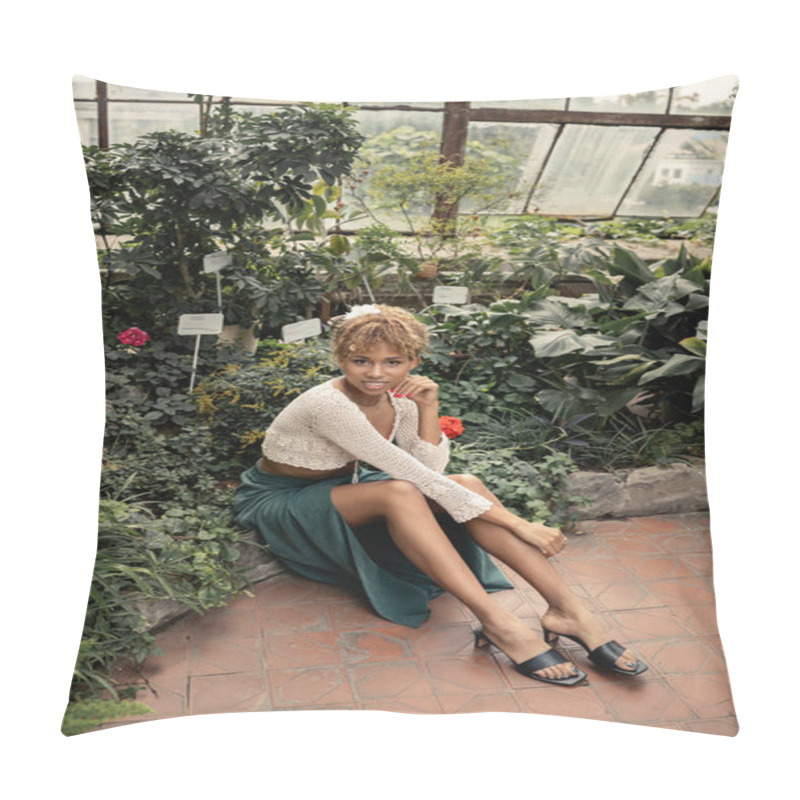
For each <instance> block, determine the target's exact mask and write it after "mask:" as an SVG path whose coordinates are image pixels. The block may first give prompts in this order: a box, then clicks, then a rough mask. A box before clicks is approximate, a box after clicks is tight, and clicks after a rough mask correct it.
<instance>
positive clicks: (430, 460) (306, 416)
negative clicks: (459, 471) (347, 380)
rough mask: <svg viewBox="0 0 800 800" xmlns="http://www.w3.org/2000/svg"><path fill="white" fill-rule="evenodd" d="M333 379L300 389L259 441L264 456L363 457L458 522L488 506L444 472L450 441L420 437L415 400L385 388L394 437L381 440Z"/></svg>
mask: <svg viewBox="0 0 800 800" xmlns="http://www.w3.org/2000/svg"><path fill="white" fill-rule="evenodd" d="M336 380H338V378H333V379H331V380H329V381H326V382H325V383H322V384H320V385H319V386H315V387H314V388H313V389H309V390H308V391H306V392H303V394H301V395H300V396H299V397H296V398H295V399H294V400H293V401H292V402H291V403H290V404H289V405H288V406H286V408H284V409H283V411H281V413H280V414H278V416H277V417H275V419H274V420H273V422H272V424H271V425H270V426H269V429H268V430H267V432H266V434H265V436H264V441H263V443H262V445H261V450H262V452H263V453H264V455H265V456H266V457H267V458H268V459H270V460H271V461H275V462H278V463H281V464H290V465H291V466H294V467H305V468H306V469H317V470H328V469H336V468H338V467H343V466H344V465H345V464H347V463H348V462H350V461H352V460H353V459H357V460H360V461H366V462H367V463H369V464H371V465H372V466H374V467H376V468H377V469H379V470H381V471H383V472H387V473H388V474H389V475H391V476H392V477H393V478H396V479H398V480H406V481H410V482H411V483H413V484H414V485H415V486H416V487H417V488H418V489H419V490H420V491H421V492H422V493H423V494H424V495H425V496H426V497H429V498H431V500H434V501H435V502H437V503H438V504H439V505H440V506H441V507H442V508H443V509H444V510H445V511H447V513H448V514H450V516H452V517H453V519H454V520H456V522H466V521H468V520H470V519H474V518H475V517H477V516H478V515H480V514H482V513H483V512H484V511H488V509H490V508H491V507H492V503H491V501H489V500H487V499H486V498H485V497H482V496H481V495H479V494H476V493H475V492H472V491H470V490H469V489H465V488H464V487H463V486H461V485H459V484H457V483H456V482H455V481H452V480H450V479H449V478H446V477H445V476H444V475H443V474H442V473H443V472H444V468H445V467H446V466H447V461H448V459H449V456H450V443H449V441H448V440H447V438H446V437H445V436H444V435H442V438H441V441H440V442H439V444H438V445H433V444H431V443H430V442H426V441H425V440H424V439H420V437H419V417H418V413H417V404H416V403H414V402H413V401H411V400H409V399H407V398H396V397H394V396H392V394H391V393H389V399H390V401H391V403H392V406H393V408H394V414H395V420H394V427H393V436H392V437H390V439H385V438H384V437H383V436H381V434H380V433H379V432H378V431H377V430H376V429H375V428H374V427H373V426H372V424H371V423H370V421H369V420H368V419H367V417H366V416H365V414H364V412H363V411H361V409H360V408H359V407H358V406H357V405H356V404H355V403H354V402H353V401H352V400H350V399H349V398H348V397H347V396H346V395H345V394H344V392H341V391H340V390H339V389H337V388H336V387H335V386H334V382H335V381H336ZM392 438H393V439H394V440H395V441H396V444H395V443H393V442H392V441H391V439H392Z"/></svg>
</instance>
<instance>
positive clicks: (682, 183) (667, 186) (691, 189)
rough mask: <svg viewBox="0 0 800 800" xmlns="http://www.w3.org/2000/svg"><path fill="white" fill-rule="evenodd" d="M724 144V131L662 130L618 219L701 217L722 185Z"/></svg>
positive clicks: (621, 208)
mask: <svg viewBox="0 0 800 800" xmlns="http://www.w3.org/2000/svg"><path fill="white" fill-rule="evenodd" d="M727 145H728V133H727V131H690V130H668V131H665V132H664V135H663V136H662V137H661V138H660V139H659V141H658V143H657V144H656V146H655V147H654V148H653V152H652V153H651V154H650V157H649V158H648V159H647V164H645V167H644V169H643V170H642V172H641V173H640V175H639V177H638V178H637V179H636V182H635V183H634V185H633V186H632V187H631V191H630V192H629V194H628V196H627V197H626V198H625V201H624V202H623V204H622V205H621V206H620V209H619V214H620V216H644V217H646V216H676V217H696V216H698V215H700V214H701V213H702V212H703V209H704V208H705V205H706V203H708V202H709V200H711V198H712V197H713V196H714V193H715V192H716V191H717V189H718V188H719V185H720V183H721V182H722V168H723V165H724V163H725V150H726V148H727Z"/></svg>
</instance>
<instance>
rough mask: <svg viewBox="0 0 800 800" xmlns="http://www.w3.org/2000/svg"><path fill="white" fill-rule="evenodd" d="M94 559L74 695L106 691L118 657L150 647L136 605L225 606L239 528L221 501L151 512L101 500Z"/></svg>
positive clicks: (236, 577)
mask: <svg viewBox="0 0 800 800" xmlns="http://www.w3.org/2000/svg"><path fill="white" fill-rule="evenodd" d="M98 522H99V524H98V544H97V558H96V561H95V568H94V573H93V575H92V583H91V587H90V591H89V605H88V609H87V613H86V621H85V624H84V630H83V636H82V639H81V645H80V648H79V652H78V659H77V663H76V666H75V674H74V680H73V686H72V697H73V698H74V699H87V698H91V697H92V696H94V695H95V694H96V693H97V692H98V691H100V690H106V691H108V692H110V693H111V696H112V697H113V698H114V699H115V700H116V699H118V696H117V692H116V689H115V687H114V685H113V683H112V681H111V680H110V678H109V677H108V676H109V675H110V674H111V669H112V667H113V666H114V664H115V663H116V662H117V661H118V660H119V659H120V658H122V657H126V658H130V659H132V660H133V662H134V663H136V664H140V663H141V662H142V661H144V659H145V658H146V657H147V656H148V655H150V654H151V653H153V652H156V648H155V639H154V637H153V635H152V634H151V633H150V632H149V631H148V630H147V625H146V620H145V617H144V614H143V611H142V610H141V607H140V606H139V603H140V601H141V600H142V599H144V598H150V599H169V600H173V601H175V602H178V603H181V604H183V605H184V606H186V608H187V610H189V609H191V610H194V611H198V612H202V611H204V610H206V609H209V608H212V607H214V606H219V605H223V604H224V602H225V600H227V599H228V598H230V597H232V596H234V595H235V594H237V593H238V591H239V585H240V584H241V583H242V582H243V580H244V576H243V575H241V574H239V572H238V571H237V569H236V567H235V562H236V559H237V557H238V550H237V548H236V543H237V542H238V540H239V536H240V532H239V530H238V529H237V528H236V527H235V526H234V524H233V516H232V512H230V511H227V513H221V510H220V508H219V507H204V506H198V507H196V508H193V509H181V508H171V509H168V510H167V511H166V512H165V513H164V515H163V517H160V518H156V517H154V515H153V513H152V512H151V511H150V510H149V509H148V508H147V507H146V506H145V505H144V504H142V503H141V502H136V503H134V502H133V501H132V502H130V503H128V502H122V501H120V500H108V499H105V500H101V501H100V511H99V521H98Z"/></svg>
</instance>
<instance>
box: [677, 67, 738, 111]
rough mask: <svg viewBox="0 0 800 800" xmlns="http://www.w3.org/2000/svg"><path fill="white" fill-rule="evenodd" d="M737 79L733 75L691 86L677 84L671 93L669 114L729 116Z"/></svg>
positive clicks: (736, 87)
mask: <svg viewBox="0 0 800 800" xmlns="http://www.w3.org/2000/svg"><path fill="white" fill-rule="evenodd" d="M738 87H739V81H738V79H737V78H736V77H735V76H734V75H726V76H725V77H724V78H714V79H713V80H710V81H704V82H703V83H693V84H692V85H691V86H678V87H677V88H676V89H675V90H674V92H673V94H672V108H671V109H670V113H671V114H709V115H713V116H730V114H731V110H732V109H733V101H734V98H735V97H736V90H737V89H738Z"/></svg>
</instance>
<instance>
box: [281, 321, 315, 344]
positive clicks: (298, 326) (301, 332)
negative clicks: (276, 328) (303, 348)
mask: <svg viewBox="0 0 800 800" xmlns="http://www.w3.org/2000/svg"><path fill="white" fill-rule="evenodd" d="M321 333H322V323H321V321H320V320H319V318H318V317H314V319H304V320H303V321H302V322H292V323H291V324H290V325H284V326H283V327H282V328H281V339H283V341H284V342H299V341H301V340H302V339H308V338H309V337H310V336H319V335H320V334H321Z"/></svg>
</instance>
